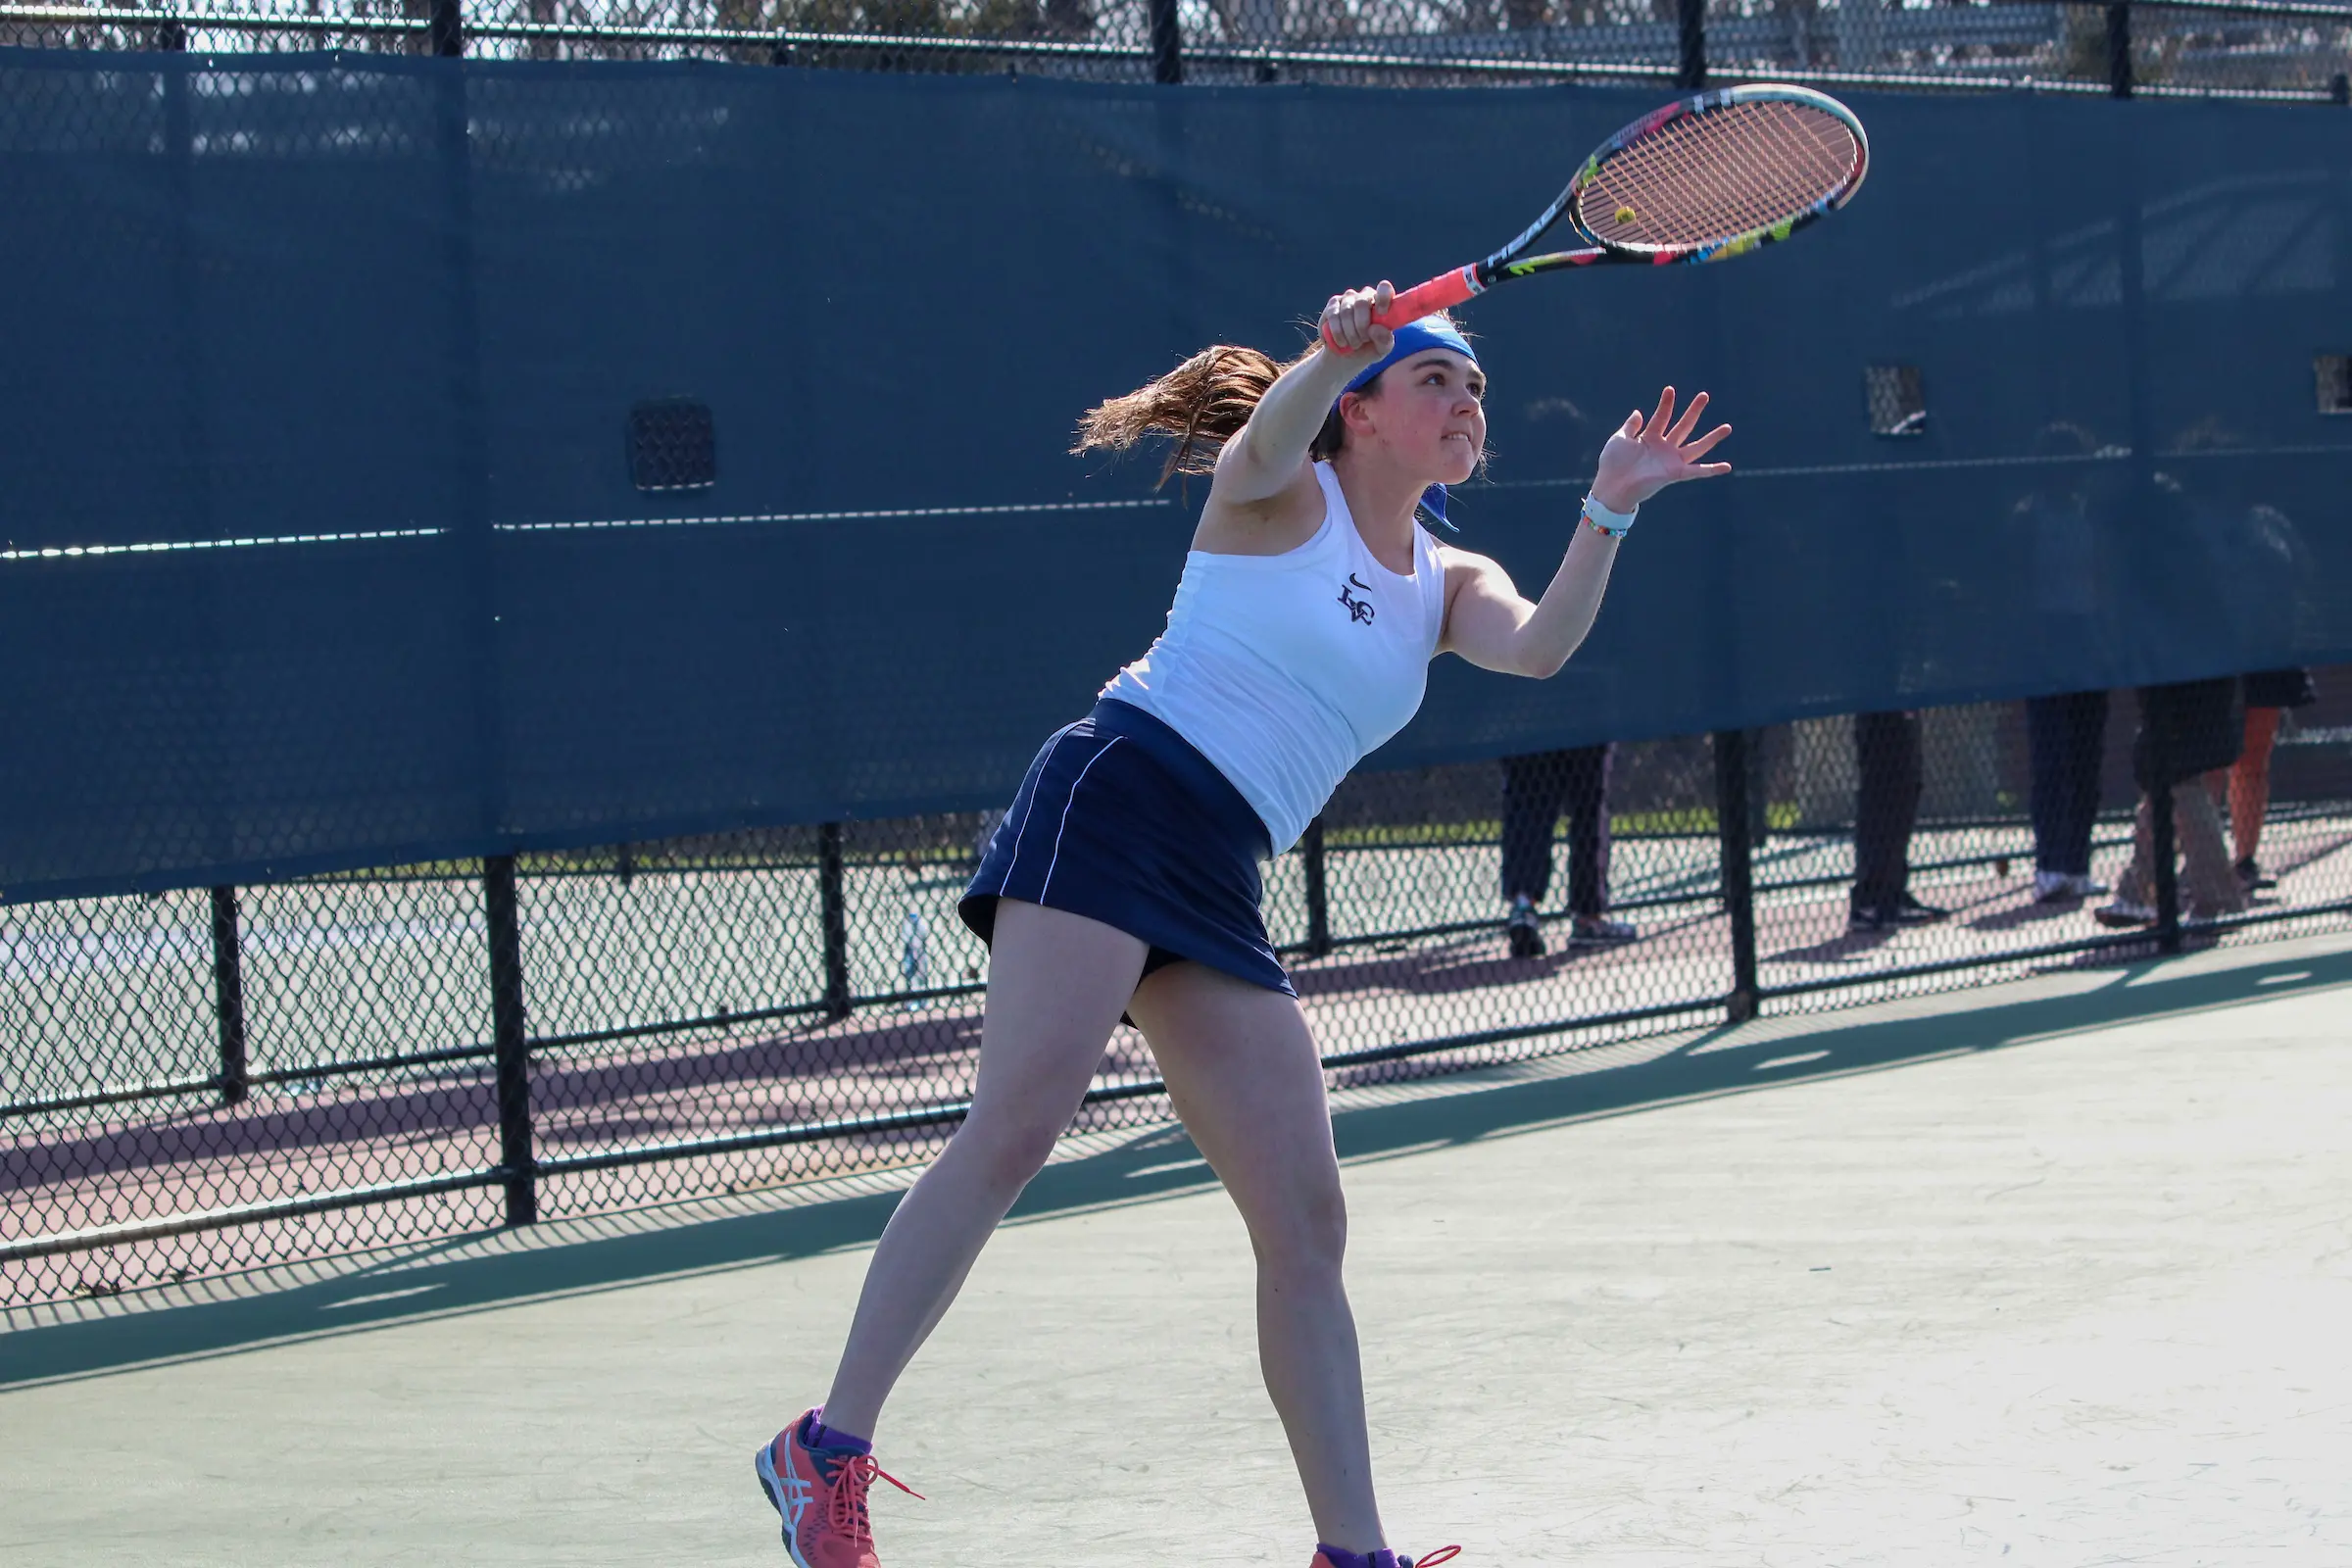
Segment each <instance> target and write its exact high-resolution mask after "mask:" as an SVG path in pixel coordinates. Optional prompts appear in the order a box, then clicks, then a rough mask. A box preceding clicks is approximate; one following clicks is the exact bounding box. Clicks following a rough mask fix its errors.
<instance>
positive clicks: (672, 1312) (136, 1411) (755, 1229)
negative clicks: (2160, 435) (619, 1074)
mask: <svg viewBox="0 0 2352 1568" xmlns="http://www.w3.org/2000/svg"><path fill="white" fill-rule="evenodd" d="M2348 1122H2352V941H2348V940H2346V939H2343V938H2340V937H2336V938H2327V939H2319V938H2308V939H2300V940H2292V941H2284V942H2276V943H2270V944H2265V945H2263V946H2260V947H2256V948H2234V949H2224V950H2221V951H2215V952H2209V953H2205V954H2201V955H2197V956H2190V957H2185V958H2180V959H2175V960H2171V961H2168V962H2164V963H2149V964H2142V965H2137V966H2128V967H2116V968H2108V969H2099V970H2075V971H2068V972H2064V973H2053V974H2046V975H2041V976H2037V977H2034V978H2032V979H2029V980H2025V981H2022V982H2019V983H2017V984H2013V985H2007V986H2000V987H1988V988H1984V989H1980V990H1976V991H1972V992H1969V993H1965V994H1962V995H1957V996H1954V995H1946V996H1940V997H1934V998H1915V999H1911V1000H1908V1001H1904V1002H1898V1003H1890V1004H1885V1005H1876V1006H1872V1007H1867V1008H1857V1009H1854V1010H1851V1011H1847V1012H1842V1013H1839V1014H1837V1015H1835V1016H1834V1017H1828V1018H1824V1017H1818V1016H1816V1017H1780V1018H1767V1019H1765V1020H1762V1021H1760V1022H1756V1023H1751V1024H1747V1025H1743V1026H1740V1027H1738V1028H1728V1029H1717V1030H1709V1031H1705V1032H1700V1033H1692V1034H1683V1035H1677V1036H1671V1037H1665V1038H1656V1039H1649V1040H1635V1041H1626V1042H1621V1043H1619V1044H1615V1045H1610V1046H1604V1047H1599V1048H1595V1049H1593V1050H1589V1051H1585V1052H1580V1053H1575V1054H1568V1055H1564V1056H1557V1057H1551V1058H1547V1059H1544V1060H1537V1061H1526V1062H1520V1063H1516V1064H1513V1065H1511V1066H1507V1067H1498V1068H1493V1069H1489V1070H1487V1071H1485V1072H1480V1073H1467V1074H1462V1075H1458V1076H1455V1077H1452V1078H1448V1079H1445V1080H1442V1081H1438V1082H1432V1083H1423V1084H1418V1085H1387V1086H1380V1087H1372V1088H1364V1089H1351V1090H1346V1091H1343V1092H1342V1095H1341V1098H1340V1103H1339V1106H1338V1114H1337V1125H1338V1129H1339V1137H1340V1142H1341V1146H1342V1149H1343V1151H1344V1152H1345V1154H1346V1156H1347V1158H1348V1165H1349V1169H1348V1191H1349V1197H1350V1202H1351V1206H1352V1216H1353V1219H1352V1223H1353V1231H1352V1253H1351V1260H1350V1274H1351V1280H1352V1284H1353V1290H1354V1296H1355V1299H1356V1304H1357V1311H1358V1315H1359V1318H1360V1320H1361V1326H1362V1331H1363V1338H1364V1343H1365V1347H1366V1353H1367V1372H1368V1378H1369V1383H1370V1388H1371V1394H1372V1405H1373V1423H1374V1446H1375V1453H1376V1456H1377V1461H1378V1463H1379V1465H1380V1468H1381V1473H1382V1476H1383V1479H1384V1491H1385V1495H1386V1498H1387V1508H1388V1512H1389V1517H1390V1524H1391V1528H1392V1533H1393V1534H1394V1535H1395V1537H1396V1538H1397V1542H1398V1544H1400V1545H1402V1546H1404V1547H1405V1548H1406V1549H1408V1550H1412V1551H1416V1552H1418V1551H1424V1550H1428V1549H1431V1548H1433V1547H1435V1546H1437V1545H1440V1544H1446V1543H1448V1542H1460V1543H1461V1544H1463V1545H1464V1547H1465V1553H1464V1556H1463V1558H1462V1561H1463V1562H1464V1563H1465V1564H1478V1563H1494V1564H1505V1563H1512V1564H1554V1563H1557V1564H1566V1563H1580V1564H1607V1565H1637V1564H1638V1565H1643V1568H1648V1565H1678V1568H1679V1565H1685V1564H1688V1565H1692V1568H1696V1565H1699V1564H1709V1565H1717V1564H1765V1565H1782V1564H1787V1565H1792V1568H1793V1565H1796V1564H1807V1565H1813V1564H1822V1563H1836V1564H1880V1563H1884V1564H1921V1565H1928V1564H1946V1563H1955V1562H1985V1563H1994V1562H2000V1563H2004V1564H2010V1563H2026V1564H2089V1563H2121V1562H2130V1563H2134V1564H2165V1565H2180V1568H2186V1565H2192V1564H2212V1565H2217V1568H2218V1565H2236V1564H2248V1563H2259V1564H2281V1565H2295V1568H2304V1565H2308V1568H2336V1565H2341V1564H2343V1563H2345V1562H2347V1561H2352V1336H2348V1335H2347V1334H2346V1333H2345V1332H2344V1326H2345V1325H2346V1324H2347V1323H2352V1236H2348V1233H2347V1228H2346V1223H2347V1222H2346V1217H2345V1215H2346V1211H2345V1207H2344V1202H2343V1195H2344V1194H2345V1192H2347V1191H2352V1140H2348V1139H2347V1138H2346V1137H2345V1136H2344V1128H2345V1126H2346V1125H2347V1123H2348ZM904 1179H905V1178H904V1175H903V1174H891V1173H884V1174H878V1175H872V1176H866V1177H859V1178H854V1179H849V1180H844V1181H841V1182H838V1183H834V1184H830V1185H824V1184H818V1185H813V1186H810V1187H808V1188H804V1189H802V1190H800V1191H798V1192H797V1193H794V1194H791V1195H784V1196H779V1195H761V1196H757V1197H746V1198H742V1199H738V1200H731V1201H726V1202H724V1203H710V1204H701V1205H692V1206H680V1207H675V1208H671V1209H668V1210H663V1211H659V1212H652V1213H642V1214H638V1215H632V1216H625V1217H620V1218H608V1219H602V1220H590V1221H577V1222H568V1223H565V1224H561V1225H544V1226H541V1227H538V1228H537V1229H536V1230H535V1231H532V1232H527V1233H510V1234H506V1235H500V1236H495V1237H489V1238H477V1239H472V1240H468V1241H465V1242H460V1243H452V1244H436V1245H420V1246H417V1247H415V1248H413V1249H409V1250H401V1251H396V1252H386V1253H377V1254H373V1255H371V1256H369V1257H367V1258H362V1259H356V1260H346V1261H342V1262H330V1263H321V1264H314V1265H305V1266H302V1267H300V1268H290V1269H286V1270H282V1271H279V1272H276V1273H271V1274H263V1275H254V1276H248V1277H243V1278H238V1279H232V1280H226V1281H212V1282H195V1283H191V1284H190V1285H188V1286H186V1287H181V1288H178V1289H176V1290H168V1291H161V1292H147V1293H133V1294H132V1295H130V1296H126V1297H123V1298H117V1299H111V1300H104V1301H82V1302H74V1303H68V1304H64V1305H58V1306H51V1307H43V1308H36V1309H26V1310H21V1311H19V1312H16V1313H14V1314H12V1315H11V1316H9V1317H8V1319H7V1320H6V1321H7V1323H8V1326H9V1327H8V1332H6V1333H0V1469H4V1473H5V1474H6V1476H7V1483H8V1484H7V1485H6V1486H5V1487H4V1488H0V1560H5V1561H7V1562H9V1563H11V1564H85V1563H86V1564H110V1565H111V1564H118V1563H123V1562H132V1561H136V1562H143V1563H190V1564H194V1563H205V1564H215V1563H219V1564H227V1563H237V1564H313V1563H324V1562H334V1563H402V1562H446V1561H463V1562H485V1563H662V1564H672V1563H683V1562H699V1563H744V1564H751V1563H761V1562H781V1561H782V1560H783V1557H782V1554H781V1551H780V1549H779V1547H778V1546H777V1544H776V1541H775V1529H774V1521H773V1516H772V1514H771V1513H770V1512H769V1511H768V1509H767V1507H766V1504H765V1503H764V1502H763V1501H762V1500H761V1499H760V1496H759V1495H757V1492H756V1489H755V1486H754V1483H753V1480H752V1475H751V1468H750V1463H749V1457H750V1452H751V1449H752V1447H753V1446H754V1445H755V1444H756V1443H757V1442H759V1441H760V1439H761V1438H763V1437H765V1436H766V1435H767V1434H768V1433H769V1432H770V1431H772V1430H773V1429H774V1427H775V1426H776V1425H777V1424H779V1422H781V1421H782V1420H783V1419H784V1418H785V1417H787V1416H789V1415H790V1414H791V1413H792V1412H793V1411H795V1410H797V1409H798V1408H799V1407H800V1406H801V1405H802V1404H804V1403H806V1402H809V1400H811V1399H813V1398H815V1397H817V1396H818V1395H819V1394H820V1393H821V1391H822V1387H823V1384H824V1380H825V1377H826V1374H827V1372H828V1371H829V1368H830V1363H831V1359H832V1355H833V1352H834V1349H835V1348H836V1346H837V1344H838V1341H839V1338H840V1335H841V1333H842V1331H843V1329H844V1326H845V1325H846V1322H847V1318H848V1313H849V1310H850V1306H851V1303H852V1300H853V1298H854V1294H855V1292H856V1290H857V1286H858V1279H859V1275H860V1271H861V1268H862V1266H863V1262H864V1258H865V1255H866V1252H867V1250H868V1248H869V1247H870V1244H871V1241H872V1238H873V1237H874V1235H875V1234H876V1233H877V1232H878V1229H879V1226H880V1224H881V1222H882V1220H883V1219H884V1218H885V1217H886V1215H887V1213H888V1209H889V1205H890V1202H891V1201H892V1194H893V1192H894V1190H895V1185H896V1184H897V1183H899V1182H901V1181H903V1180H904ZM880 1437H881V1448H880V1453H881V1456H882V1458H883V1461H884V1463H885V1464H886V1465H887V1466H888V1467H889V1468H890V1469H891V1470H892V1471H893V1472H894V1473H895V1474H897V1475H899V1476H901V1477H903V1478H905V1479H906V1480H907V1482H908V1483H909V1484H910V1485H912V1486H913V1487H915V1488H916V1489H917V1490H918V1491H921V1492H923V1493H925V1494H926V1495H928V1498H929V1500H928V1501H926V1502H916V1501H914V1500H912V1499H911V1498H907V1497H905V1496H903V1495H900V1494H898V1493H896V1492H892V1491H890V1489H888V1488H883V1489H881V1498H880V1500H879V1502H878V1504H877V1512H878V1515H879V1529H880V1535H881V1543H882V1554H883V1560H884V1562H885V1563H887V1564H890V1565H891V1568H925V1565H936V1564H945V1563H957V1564H981V1565H985V1564H998V1563H1004V1564H1013V1563H1038V1562H1050V1563H1054V1564H1070V1565H1091V1564H1098V1563H1099V1564H1104V1565H1112V1564H1118V1565H1127V1564H1133V1563H1137V1562H1146V1561H1149V1562H1158V1561H1184V1562H1202V1561H1205V1562H1217V1563H1246V1564H1269V1565H1277V1568H1303V1564H1304V1562H1305V1560H1306V1556H1307V1553H1308V1550H1309V1546H1310V1543H1311V1539H1312V1538H1311V1533H1310V1531H1309V1528H1308V1526H1307V1523H1306V1521H1305V1519H1304V1518H1303V1516H1302V1511H1301V1508H1300V1505H1299V1500H1298V1496H1297V1492H1296V1488H1295V1485H1294V1483H1293V1481H1292V1478H1291V1474H1290V1470H1289V1462H1288V1459H1287V1456H1286V1454H1285V1452H1284V1449H1283V1446H1282V1443H1281V1438H1280V1434H1279V1432H1278V1430H1277V1428H1276V1425H1275V1422H1274V1419H1273V1415H1272V1412H1271V1410H1270V1409H1269V1408H1268V1406H1267V1403H1266V1400H1265V1397H1264V1396H1263V1394H1262V1393H1261V1392H1260V1390H1259V1388H1258V1385H1257V1382H1256V1377H1255V1371H1254V1365H1253V1346H1252V1343H1251V1329H1250V1267H1249V1252H1248V1248H1247V1245H1246V1243H1245V1239H1244V1237H1243V1234H1242V1231H1241V1228H1240V1226H1239V1224H1238V1222H1237V1220H1236V1219H1235V1217H1234V1215H1233V1212H1232V1210H1231V1208H1230V1206H1229V1205H1228V1204H1227V1202H1226V1201H1225V1200H1224V1198H1223V1197H1222V1195H1221V1194H1219V1193H1218V1192H1217V1191H1216V1190H1215V1189H1214V1188H1213V1187H1211V1186H1209V1185H1208V1184H1207V1182H1206V1180H1205V1175H1204V1172H1203V1171H1202V1169H1201V1165H1200V1164H1199V1162H1198V1160H1197V1159H1196V1158H1195V1157H1194V1155H1193V1152H1192V1150H1191V1148H1190V1146H1189V1145H1188V1144H1187V1143H1186V1142H1185V1141H1184V1140H1183V1139H1182V1137H1181V1135H1179V1134H1177V1133H1174V1132H1173V1131H1169V1130H1158V1131H1144V1132H1140V1133H1125V1134H1105V1135H1100V1136H1098V1137H1096V1138H1094V1139H1092V1140H1089V1141H1086V1142H1084V1143H1074V1144H1073V1145H1072V1146H1071V1147H1069V1148H1068V1149H1066V1150H1065V1151H1064V1154H1063V1157H1062V1158H1060V1159H1059V1160H1058V1161H1057V1162H1056V1163H1055V1164H1054V1166H1052V1167H1051V1168H1049V1170H1048V1171H1047V1172H1046V1173H1045V1174H1044V1175H1043V1176H1041V1177H1040V1178H1039V1180H1038V1181H1037V1182H1036V1183H1035V1184H1034V1185H1033V1187H1032V1189H1031V1192H1030V1195H1029V1197H1028V1198H1027V1199H1025V1200H1024V1202H1023V1205H1022V1208H1021V1210H1020V1211H1019V1213H1018V1217H1017V1220H1016V1223H1014V1224H1013V1225H1011V1226H1010V1227H1009V1228H1008V1229H1007V1230H1006V1231H1005V1233H1004V1234H1003V1235H1002V1236H1001V1237H1000V1238H999V1239H998V1241H997V1242H996V1244H995V1245H994V1246H993V1247H992V1249H991V1250H990V1251H989V1252H988V1253H987V1254H986V1255H985V1256H984V1257H983V1259H982V1261H981V1263H980V1265H979V1268H978V1270H977V1271H976V1273H975V1275H974V1277H973V1279H972V1282H971V1286H970V1288H969V1290H968V1291H967V1293H966V1295H965V1297H964V1299H962V1301H961V1302H959V1303H958V1305H957V1307H956V1310H955V1311H954V1312H953V1313H952V1314H951V1315H950V1316H949V1318H948V1320H947V1322H946V1324H945V1326H944V1327H943V1328H942V1330H941V1331H940V1333H939V1335H938V1336H937V1338H936V1339H935V1340H934V1341H933V1342H932V1344H931V1346H930V1347H929V1348H927V1349H926V1350H925V1351H924V1353H923V1354H922V1355H921V1357H919V1358H918V1360H917V1362H916V1363H915V1365H914V1367H913V1369H912V1370H911V1372H910V1374H909V1376H908V1378H907V1382H906V1384H905V1385H904V1387H903V1389H902V1391H901V1394H900V1397H899V1398H898V1400H897V1402H896V1403H895V1404H894V1405H893V1406H892V1408H891V1410H890V1412H889V1417H888V1421H887V1424H886V1427H885V1430H884V1431H883V1432H882V1433H881V1434H880Z"/></svg>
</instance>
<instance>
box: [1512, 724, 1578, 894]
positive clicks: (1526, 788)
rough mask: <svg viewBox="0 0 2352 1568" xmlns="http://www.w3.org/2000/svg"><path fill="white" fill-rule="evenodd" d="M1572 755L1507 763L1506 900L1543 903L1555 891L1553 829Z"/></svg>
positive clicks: (1550, 754)
mask: <svg viewBox="0 0 2352 1568" xmlns="http://www.w3.org/2000/svg"><path fill="white" fill-rule="evenodd" d="M1569 755H1571V754H1569V753H1566V752H1536V753H1533V754H1531V755H1529V756H1526V757H1506V758H1504V759H1503V760H1502V897H1503V902H1505V903H1506V904H1507V903H1509V902H1510V901H1511V900H1513V899H1517V898H1525V899H1527V900H1528V901H1529V902H1530V903H1533V904H1538V905H1541V904H1542V903H1543V902H1544V895H1545V894H1546V893H1548V892H1550V891H1551V829H1552V824H1553V823H1555V822H1557V821H1558V820H1559V817H1560V797H1561V796H1562V794H1564V793H1565V792H1566V789H1567V780H1566V778H1565V776H1564V773H1565V769H1564V768H1563V767H1562V766H1561V760H1562V759H1563V758H1565V757H1567V756H1569Z"/></svg>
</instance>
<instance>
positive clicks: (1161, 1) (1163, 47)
mask: <svg viewBox="0 0 2352 1568" xmlns="http://www.w3.org/2000/svg"><path fill="white" fill-rule="evenodd" d="M1151 22H1152V80H1153V81H1157V82H1164V83H1168V84H1170V85H1173V84H1174V83H1176V82H1180V81H1182V80H1183V79H1184V28H1183V27H1182V26H1181V25H1179V24H1178V22H1177V20H1176V0H1151Z"/></svg>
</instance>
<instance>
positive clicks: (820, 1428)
mask: <svg viewBox="0 0 2352 1568" xmlns="http://www.w3.org/2000/svg"><path fill="white" fill-rule="evenodd" d="M821 1413H822V1412H821V1411H817V1410H811V1411H809V1413H808V1415H806V1416H805V1417H803V1418H802V1420H801V1442H802V1443H803V1444H805V1445H807V1446H809V1447H811V1448H822V1449H824V1450H825V1451H826V1452H828V1453H836V1454H851V1453H871V1452H873V1451H874V1440H873V1439H871V1438H861V1437H858V1436H857V1435H856V1434H854V1433H849V1432H843V1431H841V1430H840V1429H839V1428H837V1427H829V1426H827V1425H825V1424H824V1423H823V1422H822V1421H819V1420H818V1419H817V1416H818V1415H819V1414H821Z"/></svg>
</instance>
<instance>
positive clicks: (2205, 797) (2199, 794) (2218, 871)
mask: <svg viewBox="0 0 2352 1568" xmlns="http://www.w3.org/2000/svg"><path fill="white" fill-rule="evenodd" d="M2173 834H2174V836H2175V837H2176V838H2177V839H2178V840H2179V841H2180V858H2181V860H2182V861H2183V862H2184V875H2183V876H2182V877H2181V888H2180V902H2181V904H2182V906H2183V907H2184V909H2185V912H2186V913H2188V914H2190V915H2192V916H2195V917H2197V918H2201V919H2211V918H2213V917H2214V916H2216V915H2222V914H2236V913H2238V912H2239V911H2241V910H2243V909H2244V908H2245V907H2246V896H2245V893H2244V891H2243V890H2242V889H2240V888H2239V886H2238V883H2237V872H2236V870H2235V868H2234V867H2232V866H2231V865H2230V863H2229V841H2228V840H2227V839H2225V838H2224V837H2223V836H2222V814H2221V812H2220V811H2219V810H2218V809H2215V806H2214V803H2213V792H2212V791H2211V790H2210V789H2208V788H2207V787H2206V785H2205V782H2204V780H2202V779H2194V778H2192V779H2183V780H2182V781H2181V782H2180V783H2179V784H2176V785H2174V786H2173Z"/></svg>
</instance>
